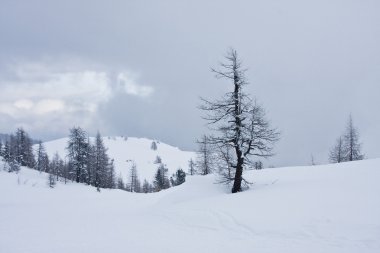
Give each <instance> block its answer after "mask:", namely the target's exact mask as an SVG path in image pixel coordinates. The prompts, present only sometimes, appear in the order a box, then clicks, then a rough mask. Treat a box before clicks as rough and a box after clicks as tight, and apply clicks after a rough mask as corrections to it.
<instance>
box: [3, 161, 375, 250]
mask: <svg viewBox="0 0 380 253" xmlns="http://www.w3.org/2000/svg"><path fill="white" fill-rule="evenodd" d="M0 166H2V165H1V164H0ZM246 176H247V178H248V179H249V180H251V181H252V182H254V184H253V186H252V187H251V189H250V190H248V191H245V192H242V193H238V194H230V193H229V189H227V188H225V187H224V186H222V185H217V184H214V182H215V178H214V176H212V175H210V176H193V177H188V178H187V182H186V183H185V184H183V185H181V186H178V187H174V188H170V189H169V190H166V191H162V192H159V193H152V194H137V193H129V192H124V191H120V190H102V191H101V193H98V192H96V190H95V188H93V187H89V186H85V185H81V184H76V183H69V184H68V185H63V184H62V183H59V184H58V185H57V186H56V188H54V189H50V188H49V187H48V186H47V176H46V174H44V173H41V174H40V173H38V172H36V171H33V170H30V169H25V168H23V169H22V170H21V171H20V173H19V174H14V173H7V172H5V171H1V172H0V252H4V253H16V252H17V253H18V252H20V253H21V252H28V253H51V252H55V253H60V252H62V253H67V252H70V253H76V252H93V253H96V252H99V253H100V252H101V253H104V252H113V253H118V252H165V253H170V252H208V253H210V252H218V253H223V252H226V253H227V252H228V253H231V252H260V253H262V252H273V253H279V252H281V253H287V252H290V253H295V252H302V253H305V252H308V253H310V252H318V253H320V252H322V253H326V252H342V253H350V252H355V253H357V252H360V253H364V252H374V253H375V252H376V253H378V252H380V197H379V196H380V184H379V180H380V159H375V160H365V161H359V162H351V163H342V164H338V165H323V166H313V167H288V168H276V169H264V170H261V171H249V172H247V173H246Z"/></svg>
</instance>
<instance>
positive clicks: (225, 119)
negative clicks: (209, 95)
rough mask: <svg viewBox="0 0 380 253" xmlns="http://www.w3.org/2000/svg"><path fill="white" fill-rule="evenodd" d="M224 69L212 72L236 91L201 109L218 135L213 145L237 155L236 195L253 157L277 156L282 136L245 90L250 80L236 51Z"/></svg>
mask: <svg viewBox="0 0 380 253" xmlns="http://www.w3.org/2000/svg"><path fill="white" fill-rule="evenodd" d="M225 58H226V62H225V63H221V70H217V69H212V71H213V72H214V73H215V74H216V76H217V78H225V79H227V80H229V81H231V84H232V87H233V90H232V91H231V92H227V93H226V94H224V96H223V97H222V98H221V99H219V100H215V101H209V100H206V99H202V101H203V105H202V106H201V107H200V108H201V109H202V110H204V111H205V112H206V115H205V116H204V118H205V119H206V120H207V121H208V122H209V124H210V125H213V130H215V132H216V135H215V136H213V137H211V142H212V143H213V144H215V145H218V146H224V147H227V148H230V149H232V150H233V152H234V161H233V163H232V166H231V167H232V168H233V169H234V170H235V173H234V176H233V179H232V180H233V186H232V193H236V192H240V191H242V181H245V180H244V178H243V170H244V168H245V167H247V166H248V165H249V164H250V163H251V162H252V161H251V160H250V157H251V156H260V157H269V156H271V155H273V153H272V148H273V144H274V143H275V142H276V141H277V140H278V138H279V133H278V132H277V131H276V129H272V128H271V127H270V125H269V122H268V121H267V120H266V119H265V112H264V110H263V108H262V107H261V106H260V105H258V104H257V103H256V102H255V101H254V100H253V99H252V98H251V97H250V96H248V94H246V93H245V92H244V91H243V88H244V87H245V85H247V80H246V78H245V71H246V70H245V69H244V68H243V67H242V63H241V61H240V59H239V58H238V55H237V52H236V51H235V50H234V49H231V50H229V51H228V53H227V55H226V57H225Z"/></svg>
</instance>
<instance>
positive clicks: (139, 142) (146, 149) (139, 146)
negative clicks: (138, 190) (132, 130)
mask: <svg viewBox="0 0 380 253" xmlns="http://www.w3.org/2000/svg"><path fill="white" fill-rule="evenodd" d="M90 141H92V142H94V138H90ZM103 141H104V145H105V146H106V147H107V148H108V152H107V153H108V155H109V157H110V158H113V159H114V161H115V170H116V172H117V175H119V174H121V175H122V177H123V179H124V180H126V178H127V177H128V172H129V169H130V167H131V166H132V162H134V163H135V164H136V166H137V170H138V176H139V178H140V179H141V182H142V181H143V180H144V179H147V180H148V181H149V182H152V180H153V176H154V174H155V172H156V170H157V167H158V165H157V164H155V163H154V161H155V160H156V157H157V156H159V157H161V159H162V163H164V164H166V165H167V167H168V169H169V175H172V174H173V173H174V172H175V171H176V170H177V169H178V168H182V169H183V170H184V171H185V172H187V170H188V163H189V160H190V159H191V158H194V157H195V153H194V152H189V151H182V150H180V149H179V148H176V147H173V146H170V145H168V144H165V143H162V142H157V141H155V142H156V143H157V150H152V149H151V144H152V142H153V140H150V139H146V138H134V137H128V138H127V137H122V136H118V137H103ZM67 142H68V138H62V139H58V140H53V141H49V142H45V143H44V146H45V148H46V152H47V153H48V155H49V157H50V158H51V157H53V155H54V153H56V152H57V153H58V154H59V155H60V157H61V158H63V159H64V158H65V156H66V155H67V152H66V150H65V148H66V147H67ZM35 149H37V147H36V146H35Z"/></svg>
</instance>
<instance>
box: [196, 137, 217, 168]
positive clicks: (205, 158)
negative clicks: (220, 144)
mask: <svg viewBox="0 0 380 253" xmlns="http://www.w3.org/2000/svg"><path fill="white" fill-rule="evenodd" d="M197 142H198V145H199V149H198V152H197V161H196V166H197V169H198V172H199V173H200V174H201V175H208V174H210V173H212V172H213V170H214V164H213V148H212V147H211V143H210V137H208V136H206V135H203V136H202V139H201V140H198V141H197Z"/></svg>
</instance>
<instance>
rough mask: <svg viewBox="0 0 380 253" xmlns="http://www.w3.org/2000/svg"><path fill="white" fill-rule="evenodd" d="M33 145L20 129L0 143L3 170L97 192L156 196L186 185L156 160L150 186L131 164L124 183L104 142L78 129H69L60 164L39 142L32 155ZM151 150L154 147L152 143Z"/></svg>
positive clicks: (179, 175) (180, 175)
mask: <svg viewBox="0 0 380 253" xmlns="http://www.w3.org/2000/svg"><path fill="white" fill-rule="evenodd" d="M33 143H34V141H33V140H32V139H31V138H30V137H29V135H28V133H27V132H26V131H25V130H23V129H22V128H19V129H17V131H16V133H15V134H11V135H10V136H9V138H6V140H5V141H4V144H3V142H1V141H0V156H1V157H2V158H3V160H4V161H5V165H6V168H5V169H6V170H7V171H9V172H17V171H18V170H19V169H20V166H26V167H29V168H32V169H35V170H38V171H40V172H45V173H48V174H49V175H48V184H49V186H50V187H54V185H55V184H56V181H58V180H61V181H63V182H65V183H66V182H67V181H68V180H70V181H75V182H78V183H85V184H88V185H92V186H94V187H96V188H97V190H98V191H100V188H118V189H122V190H126V191H130V192H143V193H149V192H157V191H160V190H163V189H167V188H169V187H171V186H176V185H180V184H182V183H183V182H184V181H185V177H186V174H185V173H184V172H183V171H182V169H178V170H177V171H176V173H175V174H173V175H172V176H171V177H170V178H169V176H168V169H167V167H166V165H165V164H163V163H162V159H161V158H160V157H157V159H156V164H158V168H157V172H156V175H155V177H154V180H153V182H152V183H149V182H148V181H147V180H146V179H145V180H144V182H143V184H142V185H141V182H140V180H139V177H138V172H137V166H136V164H134V163H132V166H131V168H130V170H129V176H128V179H127V183H124V181H123V179H122V177H121V175H119V176H118V177H116V176H115V169H114V161H113V159H110V158H109V156H108V154H107V148H106V147H105V146H104V143H103V138H102V136H101V135H100V133H97V135H96V137H95V140H94V142H93V143H92V142H91V141H90V138H89V137H88V134H87V133H86V131H85V130H83V129H82V128H80V127H73V128H72V129H70V134H69V140H68V143H67V146H66V151H67V156H65V159H64V160H63V159H62V158H61V157H60V156H59V155H58V153H56V154H54V155H53V157H52V158H51V159H50V158H49V156H48V154H47V152H46V150H45V147H44V145H43V143H42V142H41V141H39V142H38V145H37V149H36V150H35V151H33ZM151 148H152V149H154V150H155V149H157V144H156V143H155V142H153V143H152V147H151Z"/></svg>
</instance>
